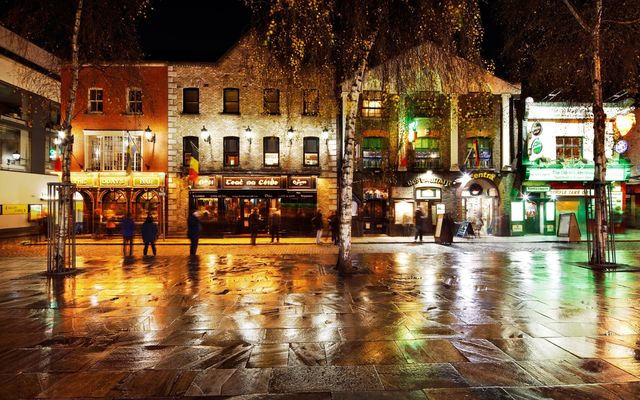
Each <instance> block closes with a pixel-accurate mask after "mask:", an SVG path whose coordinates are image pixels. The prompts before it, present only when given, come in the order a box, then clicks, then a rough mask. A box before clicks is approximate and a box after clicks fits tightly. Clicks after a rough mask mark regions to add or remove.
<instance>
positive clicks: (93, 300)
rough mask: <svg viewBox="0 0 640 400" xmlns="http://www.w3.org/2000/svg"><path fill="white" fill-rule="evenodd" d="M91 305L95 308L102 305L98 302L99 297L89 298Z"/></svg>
mask: <svg viewBox="0 0 640 400" xmlns="http://www.w3.org/2000/svg"><path fill="white" fill-rule="evenodd" d="M89 303H91V305H92V306H93V307H95V306H97V305H98V304H100V302H99V301H98V296H96V295H95V294H94V295H92V296H89Z"/></svg>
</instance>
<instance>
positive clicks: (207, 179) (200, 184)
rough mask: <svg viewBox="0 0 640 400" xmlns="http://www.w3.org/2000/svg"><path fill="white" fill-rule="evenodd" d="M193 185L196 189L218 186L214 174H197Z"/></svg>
mask: <svg viewBox="0 0 640 400" xmlns="http://www.w3.org/2000/svg"><path fill="white" fill-rule="evenodd" d="M195 187H196V188H198V189H216V188H217V187H218V180H217V179H216V177H215V176H205V175H201V176H198V179H196V184H195Z"/></svg>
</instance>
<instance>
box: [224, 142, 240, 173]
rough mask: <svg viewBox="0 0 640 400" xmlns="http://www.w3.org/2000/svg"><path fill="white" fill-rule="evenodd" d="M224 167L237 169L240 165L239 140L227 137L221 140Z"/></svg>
mask: <svg viewBox="0 0 640 400" xmlns="http://www.w3.org/2000/svg"><path fill="white" fill-rule="evenodd" d="M223 148H224V149H223V150H224V166H225V167H238V166H239V165H240V138H239V137H237V136H228V137H225V138H224V139H223Z"/></svg>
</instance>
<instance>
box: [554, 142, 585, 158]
mask: <svg viewBox="0 0 640 400" xmlns="http://www.w3.org/2000/svg"><path fill="white" fill-rule="evenodd" d="M580 159H582V138H581V137H579V136H577V137H573V136H556V160H564V161H577V160H580Z"/></svg>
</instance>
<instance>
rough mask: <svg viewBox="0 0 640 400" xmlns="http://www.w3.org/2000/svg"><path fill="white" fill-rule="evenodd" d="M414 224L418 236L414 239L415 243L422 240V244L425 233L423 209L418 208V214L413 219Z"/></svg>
mask: <svg viewBox="0 0 640 400" xmlns="http://www.w3.org/2000/svg"><path fill="white" fill-rule="evenodd" d="M413 223H414V225H415V227H416V235H415V237H414V238H413V241H414V242H415V241H417V240H418V238H420V242H422V234H423V232H424V212H422V208H420V207H418V208H416V214H415V216H414V218H413Z"/></svg>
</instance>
